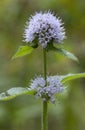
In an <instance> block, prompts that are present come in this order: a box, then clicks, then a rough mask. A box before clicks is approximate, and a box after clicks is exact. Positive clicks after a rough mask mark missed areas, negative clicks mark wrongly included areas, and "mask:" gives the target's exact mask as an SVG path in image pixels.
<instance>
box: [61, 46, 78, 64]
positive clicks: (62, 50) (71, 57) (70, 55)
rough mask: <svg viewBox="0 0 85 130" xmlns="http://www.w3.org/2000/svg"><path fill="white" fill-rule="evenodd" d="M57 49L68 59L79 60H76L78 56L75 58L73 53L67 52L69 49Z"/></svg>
mask: <svg viewBox="0 0 85 130" xmlns="http://www.w3.org/2000/svg"><path fill="white" fill-rule="evenodd" d="M59 51H60V53H62V54H63V55H64V56H66V57H68V58H69V59H72V60H75V61H77V62H79V61H78V58H77V57H76V56H75V55H74V54H72V53H71V52H69V51H67V50H65V49H62V48H60V50H59Z"/></svg>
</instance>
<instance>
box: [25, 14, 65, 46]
mask: <svg viewBox="0 0 85 130" xmlns="http://www.w3.org/2000/svg"><path fill="white" fill-rule="evenodd" d="M64 38H65V31H64V27H63V23H62V22H61V19H60V18H57V17H55V16H54V15H53V14H52V13H51V12H46V13H42V12H40V13H36V14H35V15H34V16H32V17H31V18H30V19H29V21H28V22H27V25H26V27H25V32H24V39H25V42H31V43H32V42H33V41H34V40H36V39H37V40H38V42H39V43H40V44H41V45H42V47H44V48H46V46H47V44H48V43H50V42H51V41H52V42H53V41H54V42H55V43H61V42H62V40H63V39H64Z"/></svg>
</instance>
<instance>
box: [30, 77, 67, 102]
mask: <svg viewBox="0 0 85 130" xmlns="http://www.w3.org/2000/svg"><path fill="white" fill-rule="evenodd" d="M30 89H33V90H35V91H36V94H35V96H36V97H37V98H42V99H43V100H44V101H49V100H50V101H51V102H54V101H55V98H54V95H55V94H56V93H60V92H63V91H64V90H65V88H64V87H63V85H62V83H61V82H60V79H59V78H58V77H57V78H56V77H54V76H48V77H47V85H46V86H45V80H44V78H43V77H41V76H40V77H37V78H36V79H34V80H32V81H31V83H30Z"/></svg>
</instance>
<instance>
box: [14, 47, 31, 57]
mask: <svg viewBox="0 0 85 130" xmlns="http://www.w3.org/2000/svg"><path fill="white" fill-rule="evenodd" d="M32 51H33V48H32V47H31V46H27V45H26V46H20V47H19V49H18V50H17V52H16V53H15V55H14V56H13V57H12V59H16V58H18V57H22V56H25V55H27V54H30V53H31V52H32Z"/></svg>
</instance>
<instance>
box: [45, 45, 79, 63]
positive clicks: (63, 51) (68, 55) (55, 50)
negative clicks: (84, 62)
mask: <svg viewBox="0 0 85 130" xmlns="http://www.w3.org/2000/svg"><path fill="white" fill-rule="evenodd" d="M47 50H48V51H49V50H52V51H54V52H58V53H60V54H62V55H64V56H66V57H68V58H69V59H72V60H75V61H77V62H78V58H77V57H76V56H75V55H74V54H72V53H71V52H69V51H67V50H65V49H63V48H60V47H57V48H56V47H54V46H53V45H49V46H48V48H47Z"/></svg>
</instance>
